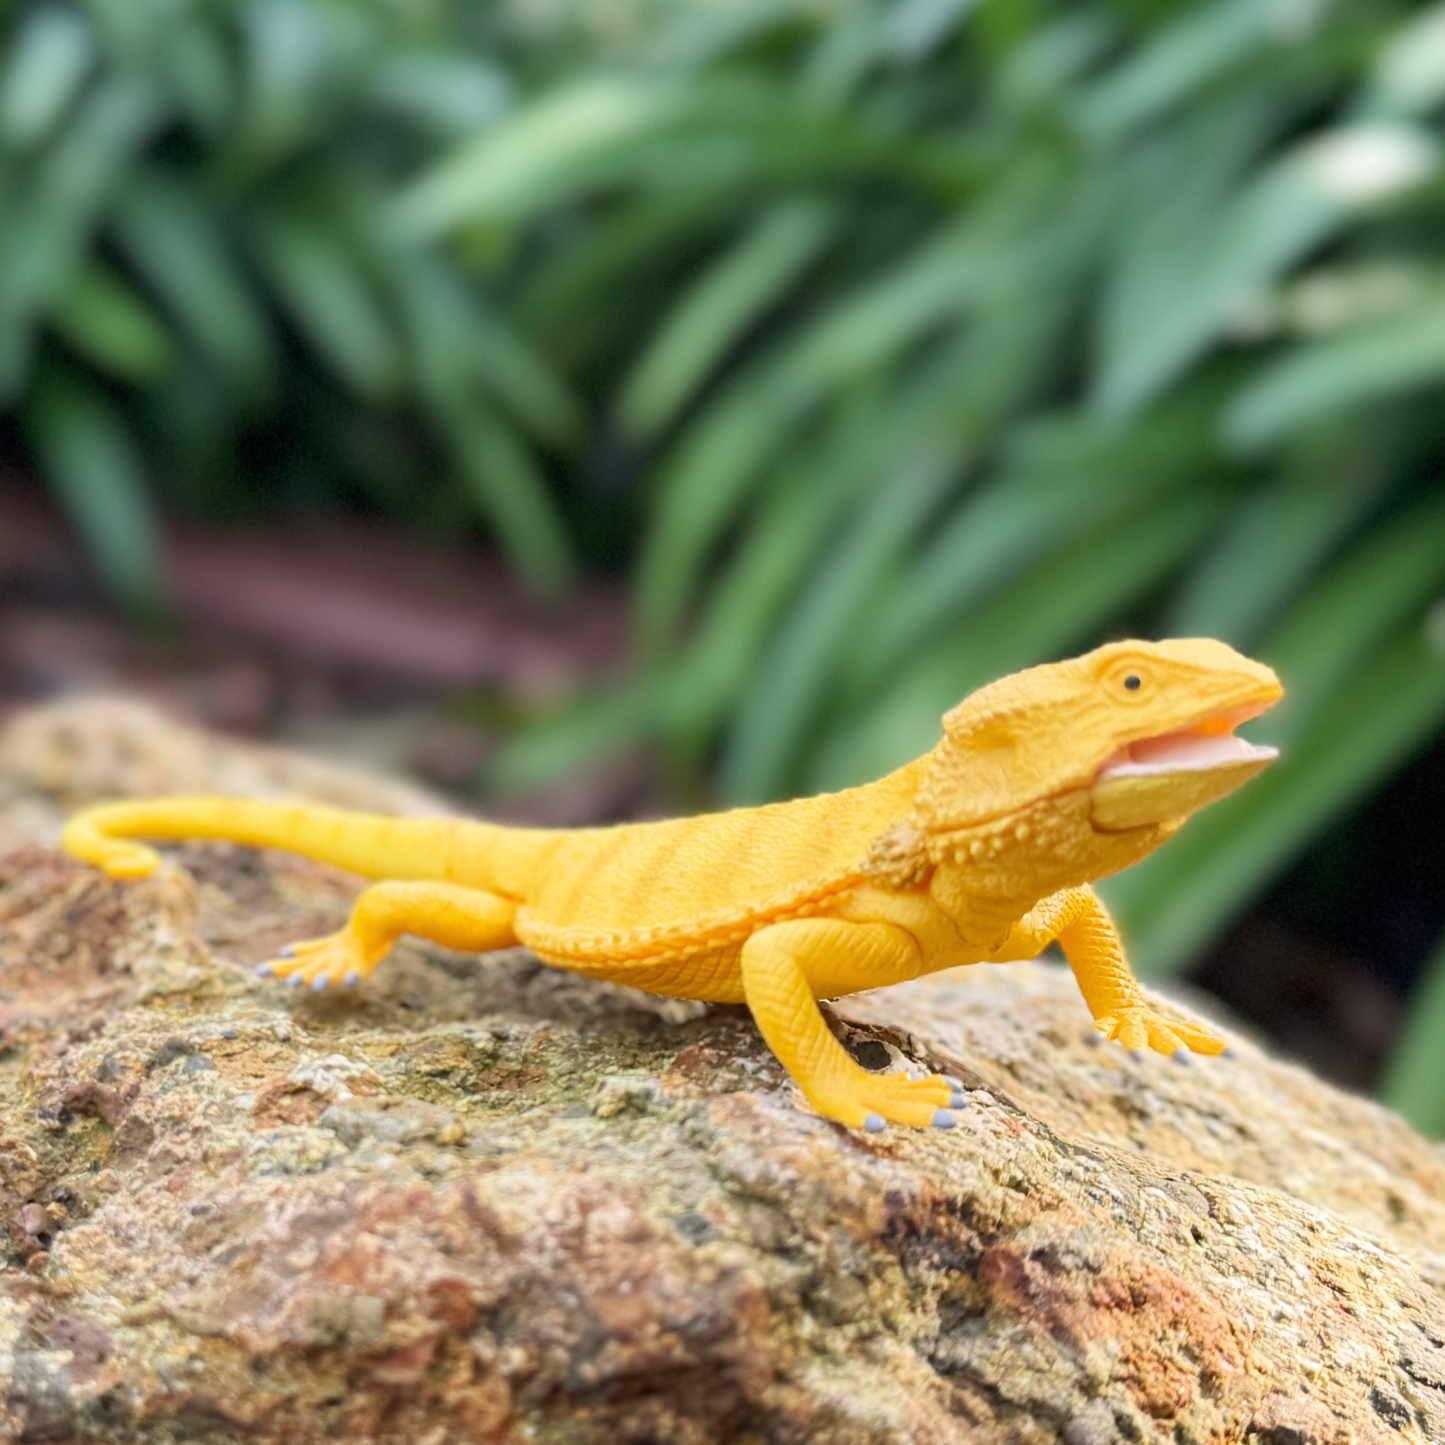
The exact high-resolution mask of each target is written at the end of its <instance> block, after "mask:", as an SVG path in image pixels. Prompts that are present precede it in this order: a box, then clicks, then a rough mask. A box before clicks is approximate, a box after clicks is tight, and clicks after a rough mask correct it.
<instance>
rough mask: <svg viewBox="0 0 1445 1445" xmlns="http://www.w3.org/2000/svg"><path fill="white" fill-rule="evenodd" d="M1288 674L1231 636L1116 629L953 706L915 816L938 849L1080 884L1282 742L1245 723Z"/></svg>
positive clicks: (938, 855) (991, 868)
mask: <svg viewBox="0 0 1445 1445" xmlns="http://www.w3.org/2000/svg"><path fill="white" fill-rule="evenodd" d="M1282 694H1283V689H1282V688H1281V687H1280V684H1279V679H1278V678H1277V677H1275V675H1274V673H1273V672H1272V671H1271V670H1270V669H1269V668H1267V667H1265V666H1264V665H1263V664H1261V663H1258V662H1253V661H1251V660H1250V659H1249V658H1247V657H1243V656H1241V655H1240V654H1239V653H1237V652H1235V651H1234V649H1233V648H1231V647H1227V646H1226V645H1225V644H1224V643H1222V642H1215V641H1212V640H1210V639H1208V638H1191V639H1183V640H1173V641H1168V642H1133V641H1131V642H1112V643H1109V644H1108V645H1106V646H1104V647H1100V648H1096V649H1095V650H1094V651H1093V652H1089V653H1086V654H1085V655H1084V656H1082V657H1076V658H1072V659H1070V660H1069V661H1067V662H1057V663H1049V664H1046V665H1044V666H1042V667H1033V668H1029V669H1028V670H1027V671H1024V672H1018V673H1014V674H1013V675H1012V676H1009V677H1005V678H1002V679H1000V680H999V681H998V682H995V683H991V684H990V685H989V686H987V687H985V688H983V689H981V690H980V691H978V692H976V693H974V694H973V695H972V696H970V697H968V698H966V699H965V700H964V701H963V702H962V703H960V704H959V706H958V707H956V708H954V709H953V711H952V712H950V713H948V714H947V715H946V716H945V717H944V719H943V728H944V738H943V741H942V742H941V743H940V744H939V745H938V747H937V748H935V749H934V752H933V754H932V755H931V757H930V760H929V764H928V767H927V770H926V772H925V775H924V778H923V781H922V783H921V785H920V788H919V792H918V795H917V799H916V802H915V806H914V810H913V814H912V817H911V818H910V820H909V823H910V826H911V828H912V829H913V830H914V836H915V837H917V836H919V835H922V836H923V837H926V839H927V842H926V844H925V845H924V846H925V848H926V851H927V854H928V857H929V860H930V861H931V862H932V863H934V864H935V865H940V864H943V865H947V864H952V865H961V866H963V867H965V868H968V869H969V870H970V871H973V872H987V873H988V874H989V875H990V876H991V877H998V878H1000V879H1002V880H1003V881H1002V882H1001V883H1000V885H999V886H1005V885H1006V884H1008V881H1009V879H1010V878H1012V877H1014V876H1015V875H1017V877H1019V878H1023V877H1031V878H1033V880H1034V881H1037V882H1039V883H1042V884H1045V885H1047V886H1048V887H1049V888H1050V889H1052V888H1057V887H1065V886H1072V885H1073V884H1075V883H1081V882H1085V881H1087V880H1090V879H1094V878H1101V877H1104V876H1106V875H1107V874H1109V873H1113V872H1117V871H1118V870H1119V869H1120V868H1124V867H1127V866H1128V865H1129V864H1130V863H1134V862H1137V861H1138V859H1139V858H1141V857H1143V856H1144V854H1146V853H1148V852H1149V851H1151V850H1152V849H1153V848H1154V847H1156V846H1157V845H1158V844H1159V843H1161V842H1163V841H1164V839H1166V838H1168V837H1169V836H1170V835H1171V834H1172V833H1173V832H1175V831H1176V830H1177V829H1178V828H1179V827H1180V826H1181V825H1182V824H1183V823H1184V821H1185V820H1186V819H1187V818H1188V817H1189V815H1190V814H1191V813H1194V812H1196V811H1197V810H1198V809H1200V808H1202V807H1204V806H1206V805H1207V804H1209V803H1212V802H1214V801H1216V800H1217V799H1219V798H1222V797H1224V796H1225V794H1226V793H1230V792H1233V791H1234V789H1235V788H1237V787H1239V785H1240V784H1241V783H1243V782H1245V781H1246V780H1247V779H1248V778H1250V777H1253V776H1254V774H1256V773H1257V772H1259V771H1260V770H1261V769H1262V768H1264V767H1266V766H1267V765H1268V764H1269V763H1270V761H1271V760H1272V759H1273V758H1274V757H1275V756H1276V753H1275V750H1274V749H1273V748H1266V747H1259V746H1256V745H1255V744H1253V743H1249V742H1246V741H1245V740H1244V739H1243V738H1238V737H1235V736H1234V729H1235V728H1236V727H1237V726H1238V725H1239V724H1240V723H1241V722H1244V721H1245V720H1246V719H1248V718H1252V717H1256V716H1258V714H1260V713H1262V712H1263V711H1264V710H1265V709H1266V708H1268V707H1270V706H1271V705H1272V704H1273V703H1275V702H1276V701H1278V699H1279V698H1280V697H1281V696H1282Z"/></svg>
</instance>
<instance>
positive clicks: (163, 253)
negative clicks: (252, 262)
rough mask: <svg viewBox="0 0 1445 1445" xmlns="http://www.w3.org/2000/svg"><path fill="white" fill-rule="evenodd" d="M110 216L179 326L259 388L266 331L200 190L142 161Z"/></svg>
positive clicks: (247, 387) (265, 370)
mask: <svg viewBox="0 0 1445 1445" xmlns="http://www.w3.org/2000/svg"><path fill="white" fill-rule="evenodd" d="M113 224H114V228H115V235H116V239H117V240H118V242H119V243H120V246H121V249H122V251H123V252H124V254H125V256H126V259H127V260H129V261H130V263H131V264H132V265H133V266H134V267H135V269H136V270H137V271H138V272H139V273H140V274H141V275H142V276H143V277H144V278H145V279H146V281H147V282H148V283H149V285H150V286H151V287H152V289H153V290H154V291H155V293H156V295H157V296H159V297H160V299H161V300H162V301H163V302H164V303H165V304H166V306H167V308H168V309H169V310H170V311H171V313H172V314H173V315H174V316H175V318H176V320H177V322H178V323H179V324H180V326H181V327H182V328H183V329H184V330H185V332H186V333H187V334H188V335H189V336H190V337H191V338H192V339H193V340H194V341H195V342H196V344H197V345H198V346H199V347H200V348H201V349H202V350H203V351H205V352H207V353H208V354H209V355H210V357H211V358H212V359H213V360H214V361H215V362H216V363H217V364H218V365H219V366H220V367H221V369H222V370H223V371H224V372H225V373H226V374H227V375H228V376H229V377H230V378H231V380H232V382H233V383H234V384H236V385H237V386H238V387H239V388H240V389H241V390H242V392H243V393H245V394H247V395H249V396H251V397H256V398H258V397H259V396H261V395H262V394H263V392H264V389H265V388H266V387H267V386H268V385H269V382H270V377H271V374H272V371H273V367H274V354H273V349H272V339H271V334H270V331H269V329H268V327H267V325H266V322H265V319H264V315H263V313H262V311H261V308H260V306H259V305H258V303H257V300H256V298H255V297H254V296H253V295H252V294H251V292H250V290H249V289H248V287H247V285H246V283H245V281H244V280H243V279H242V277H241V275H240V273H239V271H238V269H237V266H236V263H235V260H234V258H233V256H232V255H231V253H230V251H229V249H228V247H227V246H226V243H225V241H224V239H223V237H222V235H221V233H220V229H219V226H218V218H217V217H216V215H215V214H214V213H213V212H208V210H207V208H206V205H205V202H204V198H203V197H202V196H201V195H200V194H198V193H197V192H196V190H195V189H193V188H191V187H189V186H188V185H187V184H186V183H185V182H184V181H182V179H181V178H180V177H178V176H174V175H166V174H165V173H164V172H161V171H159V170H157V169H155V168H147V169H144V170H140V171H137V172H136V173H135V174H133V175H132V176H131V177H130V179H129V181H128V183H127V185H126V187H125V190H124V192H123V193H122V195H121V196H120V198H119V202H118V204H117V207H116V211H115V215H114V220H113Z"/></svg>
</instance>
